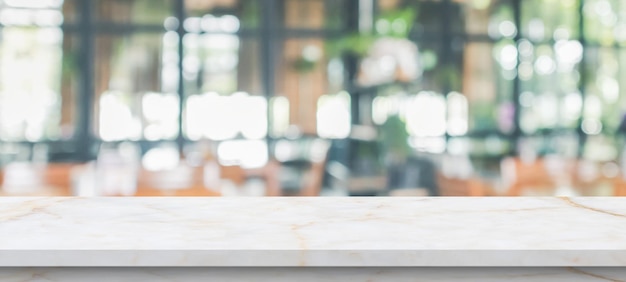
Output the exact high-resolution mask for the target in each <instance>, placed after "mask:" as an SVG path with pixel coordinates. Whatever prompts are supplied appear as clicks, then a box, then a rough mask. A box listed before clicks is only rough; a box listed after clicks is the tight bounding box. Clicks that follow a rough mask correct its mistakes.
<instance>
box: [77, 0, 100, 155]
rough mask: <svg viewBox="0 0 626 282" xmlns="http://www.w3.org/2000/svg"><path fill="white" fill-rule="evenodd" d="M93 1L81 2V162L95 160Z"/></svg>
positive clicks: (79, 134) (78, 105) (79, 147)
mask: <svg viewBox="0 0 626 282" xmlns="http://www.w3.org/2000/svg"><path fill="white" fill-rule="evenodd" d="M92 4H93V2H92V1H80V2H79V7H80V11H81V13H80V16H79V23H80V24H79V38H80V47H79V48H80V51H79V58H78V65H79V69H80V70H81V71H80V74H79V76H80V77H79V78H80V80H79V92H78V97H77V98H78V101H77V103H76V105H77V107H78V109H77V112H78V113H79V114H78V121H77V126H76V127H77V130H76V141H77V148H78V150H77V151H78V152H77V153H78V156H77V159H78V160H79V161H83V162H86V161H90V160H92V159H94V158H95V156H94V154H93V151H92V150H93V149H94V148H93V145H94V141H95V139H94V137H93V135H92V131H91V129H92V126H93V118H94V117H93V105H94V103H93V102H94V90H95V89H94V60H95V54H94V26H93V23H92V18H93V17H92V11H93V9H92Z"/></svg>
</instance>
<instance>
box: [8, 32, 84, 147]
mask: <svg viewBox="0 0 626 282" xmlns="http://www.w3.org/2000/svg"><path fill="white" fill-rule="evenodd" d="M0 32H1V36H0V81H1V82H0V140H13V141H17V140H28V141H38V140H46V139H69V138H71V137H72V135H73V134H74V126H75V121H76V116H75V109H76V104H75V102H76V94H77V93H76V88H77V81H78V78H77V75H78V69H77V67H78V66H77V64H76V56H77V43H78V40H77V38H75V37H74V36H70V35H66V36H64V35H63V32H62V31H61V29H60V28H58V27H42V28H38V27H4V28H2V29H1V30H0Z"/></svg>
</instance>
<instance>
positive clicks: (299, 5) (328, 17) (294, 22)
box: [283, 0, 348, 29]
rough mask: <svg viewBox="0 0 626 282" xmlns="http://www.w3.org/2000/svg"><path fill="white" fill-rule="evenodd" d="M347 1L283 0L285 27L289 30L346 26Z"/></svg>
mask: <svg viewBox="0 0 626 282" xmlns="http://www.w3.org/2000/svg"><path fill="white" fill-rule="evenodd" d="M347 4H348V1H347V0H335V1H325V0H309V1H302V0H283V5H284V6H283V7H284V15H283V18H284V25H285V26H286V27H288V28H313V29H322V28H331V29H339V28H341V27H343V26H344V22H345V20H346V18H347V16H346V14H345V11H346V8H347Z"/></svg>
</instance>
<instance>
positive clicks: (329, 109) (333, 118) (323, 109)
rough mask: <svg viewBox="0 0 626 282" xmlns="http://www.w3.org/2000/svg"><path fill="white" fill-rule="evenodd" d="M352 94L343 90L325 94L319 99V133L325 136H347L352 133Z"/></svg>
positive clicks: (339, 137)
mask: <svg viewBox="0 0 626 282" xmlns="http://www.w3.org/2000/svg"><path fill="white" fill-rule="evenodd" d="M351 123H352V121H351V117H350V94H348V92H345V91H342V92H340V93H338V94H335V95H323V96H322V97H320V98H319V100H318V101H317V134H318V135H319V136H320V137H323V138H338V139H341V138H346V137H348V136H349V135H350V127H351Z"/></svg>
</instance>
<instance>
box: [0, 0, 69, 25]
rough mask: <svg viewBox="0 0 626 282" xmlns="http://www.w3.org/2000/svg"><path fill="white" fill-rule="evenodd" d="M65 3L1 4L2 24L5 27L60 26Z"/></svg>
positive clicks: (8, 0)
mask: <svg viewBox="0 0 626 282" xmlns="http://www.w3.org/2000/svg"><path fill="white" fill-rule="evenodd" d="M63 9H64V7H63V1H57V0H41V1H20V0H6V1H1V2H0V24H2V25H3V26H39V27H44V26H60V25H61V24H62V23H63Z"/></svg>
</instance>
